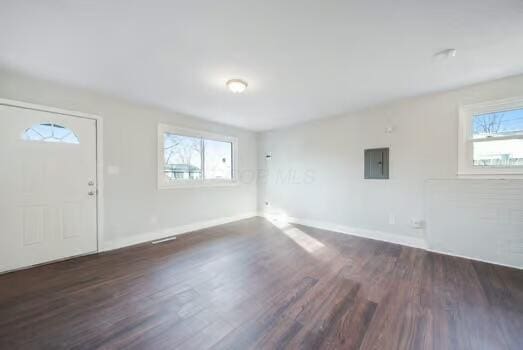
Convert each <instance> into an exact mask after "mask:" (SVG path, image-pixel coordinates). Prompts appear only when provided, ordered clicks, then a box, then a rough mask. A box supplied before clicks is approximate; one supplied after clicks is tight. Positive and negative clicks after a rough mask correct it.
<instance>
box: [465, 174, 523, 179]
mask: <svg viewBox="0 0 523 350" xmlns="http://www.w3.org/2000/svg"><path fill="white" fill-rule="evenodd" d="M456 175H457V177H458V179H476V180H479V179H486V180H511V179H516V180H517V179H520V180H521V179H523V173H506V174H485V173H479V174H478V173H458V174H456Z"/></svg>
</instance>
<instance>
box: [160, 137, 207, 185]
mask: <svg viewBox="0 0 523 350" xmlns="http://www.w3.org/2000/svg"><path fill="white" fill-rule="evenodd" d="M163 154H164V168H163V169H164V173H165V175H166V176H167V177H168V178H169V179H170V180H197V179H201V177H202V169H201V168H202V145H201V139H199V138H196V137H188V136H181V135H175V134H170V133H165V134H164V138H163Z"/></svg>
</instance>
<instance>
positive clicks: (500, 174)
mask: <svg viewBox="0 0 523 350" xmlns="http://www.w3.org/2000/svg"><path fill="white" fill-rule="evenodd" d="M520 108H523V97H516V98H509V99H503V100H496V101H488V102H483V103H476V104H470V105H464V106H461V107H460V108H459V136H458V177H464V178H466V177H471V178H494V179H504V178H523V167H494V166H493V167H479V166H474V165H473V141H475V142H478V139H473V130H472V119H473V117H474V115H480V114H486V113H493V112H503V111H508V110H513V109H520ZM521 138H523V136H521V135H516V136H500V137H494V138H489V140H490V141H494V140H507V139H521ZM479 142H482V141H479ZM483 142H488V141H487V140H485V141H483Z"/></svg>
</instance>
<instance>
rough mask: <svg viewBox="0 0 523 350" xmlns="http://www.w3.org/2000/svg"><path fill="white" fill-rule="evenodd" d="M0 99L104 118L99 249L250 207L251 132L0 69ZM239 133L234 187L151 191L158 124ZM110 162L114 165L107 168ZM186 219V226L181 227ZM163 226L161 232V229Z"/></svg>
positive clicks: (236, 213) (253, 203)
mask: <svg viewBox="0 0 523 350" xmlns="http://www.w3.org/2000/svg"><path fill="white" fill-rule="evenodd" d="M0 97H1V98H6V99H13V100H19V101H24V102H30V103H36V104H41V105H45V106H52V107H57V108H62V109H69V110H75V111H80V112H85V113H91V114H96V115H100V116H102V117H103V123H104V135H103V142H104V181H105V193H104V198H105V211H104V242H103V244H102V246H103V247H105V248H112V247H118V246H121V245H125V244H131V243H137V242H139V241H141V240H144V239H148V238H149V239H150V238H151V237H156V236H162V235H165V234H168V233H169V232H173V233H175V232H177V231H176V230H173V228H176V229H178V230H180V227H181V226H182V229H183V228H186V229H190V228H194V227H198V225H194V224H199V223H219V222H221V220H222V219H223V218H229V217H235V218H237V217H240V216H243V215H249V214H252V213H254V212H256V209H257V208H256V190H257V189H256V185H255V182H254V181H253V179H252V176H250V175H249V174H252V172H253V171H255V169H256V167H257V163H256V135H255V134H254V133H252V132H248V131H244V130H240V129H237V128H233V127H228V126H224V125H220V124H216V123H210V122H207V121H203V120H201V119H197V118H192V117H188V116H183V115H179V114H176V113H172V112H168V111H165V110H160V109H156V108H153V107H147V106H141V105H138V104H134V103H130V102H127V101H124V100H120V99H117V98H113V97H109V96H104V95H102V94H98V93H94V92H90V91H86V90H82V89H76V88H70V87H68V86H63V85H59V84H55V83H49V82H46V81H41V80H37V79H31V78H28V77H25V76H23V75H20V74H17V73H13V72H7V71H0ZM159 122H162V123H169V124H173V125H178V126H183V127H189V128H194V129H200V130H204V131H210V132H215V133H223V134H226V135H231V136H235V137H238V138H239V170H240V173H241V174H242V175H244V178H243V181H242V183H241V184H240V185H238V186H233V187H207V188H191V189H176V190H158V189H157V174H156V171H157V170H156V169H157V149H156V148H157V126H158V123H159ZM109 168H113V170H114V169H117V170H118V172H119V173H118V174H110V173H109V172H108V169H109ZM186 225H189V226H186ZM163 231H165V232H163Z"/></svg>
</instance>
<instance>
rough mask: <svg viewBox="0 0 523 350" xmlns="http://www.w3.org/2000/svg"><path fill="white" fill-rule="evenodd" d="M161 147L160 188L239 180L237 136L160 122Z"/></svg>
mask: <svg viewBox="0 0 523 350" xmlns="http://www.w3.org/2000/svg"><path fill="white" fill-rule="evenodd" d="M158 147H159V154H158V186H159V188H171V187H180V186H207V185H221V184H223V185H226V184H235V183H237V182H236V179H237V176H236V162H237V152H238V149H237V148H238V147H237V139H236V138H234V137H229V136H224V135H217V134H211V133H207V132H200V131H196V130H191V129H182V128H177V127H173V126H170V125H166V124H159V126H158Z"/></svg>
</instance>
